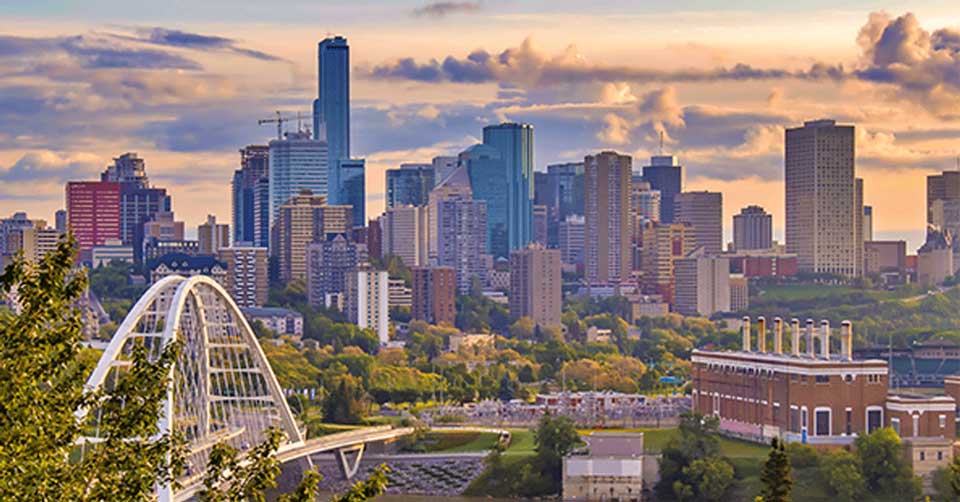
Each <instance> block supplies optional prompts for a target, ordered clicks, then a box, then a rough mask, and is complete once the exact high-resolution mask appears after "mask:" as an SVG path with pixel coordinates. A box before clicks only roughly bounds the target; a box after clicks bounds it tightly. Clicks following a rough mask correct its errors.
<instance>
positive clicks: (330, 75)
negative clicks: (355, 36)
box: [313, 37, 350, 193]
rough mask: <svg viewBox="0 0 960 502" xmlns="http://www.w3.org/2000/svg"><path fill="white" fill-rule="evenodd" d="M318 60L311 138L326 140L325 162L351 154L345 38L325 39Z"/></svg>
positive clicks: (345, 157)
mask: <svg viewBox="0 0 960 502" xmlns="http://www.w3.org/2000/svg"><path fill="white" fill-rule="evenodd" d="M317 60H318V62H317V69H318V70H317V71H318V74H317V100H316V101H314V103H313V139H317V140H324V139H325V140H326V142H327V145H328V148H329V151H328V155H329V158H328V160H327V164H328V165H334V162H335V161H336V160H337V159H348V158H350V46H348V45H347V39H346V38H343V37H332V38H327V39H324V40H323V41H322V42H320V44H319V47H318V48H317ZM321 134H323V135H321ZM315 193H326V191H323V192H315Z"/></svg>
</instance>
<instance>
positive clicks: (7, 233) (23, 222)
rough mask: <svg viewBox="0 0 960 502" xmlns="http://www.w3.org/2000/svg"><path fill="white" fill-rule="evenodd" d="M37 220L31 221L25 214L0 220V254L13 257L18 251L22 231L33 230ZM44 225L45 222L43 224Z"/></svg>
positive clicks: (18, 213)
mask: <svg viewBox="0 0 960 502" xmlns="http://www.w3.org/2000/svg"><path fill="white" fill-rule="evenodd" d="M39 224H40V221H39V220H31V219H30V218H29V217H27V213H25V212H22V211H20V212H16V213H13V215H12V216H10V217H9V218H4V219H2V220H0V254H4V255H9V256H14V255H16V254H17V251H19V249H20V237H19V236H18V235H17V234H18V233H19V232H21V231H23V230H27V229H30V228H35V227H36V226H38V225H39ZM43 224H44V225H45V224H46V222H43Z"/></svg>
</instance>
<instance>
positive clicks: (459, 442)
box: [421, 431, 497, 453]
mask: <svg viewBox="0 0 960 502" xmlns="http://www.w3.org/2000/svg"><path fill="white" fill-rule="evenodd" d="M421 443H422V444H423V446H424V449H425V451H426V452H427V453H436V452H448V453H465V452H476V451H487V450H489V449H491V448H493V447H494V446H495V445H496V444H497V435H496V434H494V433H492V432H473V431H433V432H429V433H427V435H426V437H425V438H424V439H423V440H422V442H421Z"/></svg>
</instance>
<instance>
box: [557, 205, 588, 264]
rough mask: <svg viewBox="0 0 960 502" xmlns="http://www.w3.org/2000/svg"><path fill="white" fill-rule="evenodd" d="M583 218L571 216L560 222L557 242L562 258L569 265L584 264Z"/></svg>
mask: <svg viewBox="0 0 960 502" xmlns="http://www.w3.org/2000/svg"><path fill="white" fill-rule="evenodd" d="M584 224H585V219H584V217H583V216H580V215H576V214H571V215H570V216H567V218H566V219H565V220H563V221H561V222H560V225H559V228H558V230H557V240H558V242H559V246H560V258H561V259H562V260H563V263H565V264H567V265H582V264H583V227H584Z"/></svg>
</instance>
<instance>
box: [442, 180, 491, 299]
mask: <svg viewBox="0 0 960 502" xmlns="http://www.w3.org/2000/svg"><path fill="white" fill-rule="evenodd" d="M431 203H433V200H431ZM436 207H437V264H438V265H440V266H443V267H453V269H454V270H456V273H457V288H458V289H459V290H460V292H461V293H466V292H468V291H470V287H471V285H472V284H473V281H475V280H477V281H479V282H480V283H481V284H482V283H483V281H484V279H485V278H486V271H487V268H486V266H485V265H484V260H483V255H484V247H485V246H484V237H485V234H486V232H485V229H486V227H487V203H486V202H484V201H482V200H472V199H468V198H459V197H447V198H443V199H440V200H438V201H437V204H436Z"/></svg>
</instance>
